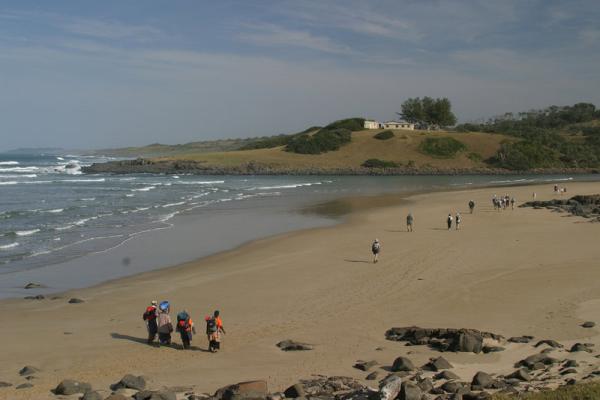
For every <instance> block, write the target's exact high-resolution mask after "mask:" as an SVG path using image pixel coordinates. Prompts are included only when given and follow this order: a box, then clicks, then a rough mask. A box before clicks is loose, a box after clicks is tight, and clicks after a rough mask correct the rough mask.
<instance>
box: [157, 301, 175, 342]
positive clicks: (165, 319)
mask: <svg viewBox="0 0 600 400" xmlns="http://www.w3.org/2000/svg"><path fill="white" fill-rule="evenodd" d="M170 311H171V305H170V304H169V302H168V301H163V302H161V303H160V304H159V305H158V341H159V343H160V344H162V345H163V346H169V345H170V344H171V332H173V324H172V323H171V316H170V315H169V312H170Z"/></svg>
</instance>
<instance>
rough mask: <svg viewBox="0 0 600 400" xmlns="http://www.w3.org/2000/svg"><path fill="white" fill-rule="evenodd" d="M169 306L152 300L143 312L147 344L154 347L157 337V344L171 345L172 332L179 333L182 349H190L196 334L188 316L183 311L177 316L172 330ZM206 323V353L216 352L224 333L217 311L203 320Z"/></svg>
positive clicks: (163, 302)
mask: <svg viewBox="0 0 600 400" xmlns="http://www.w3.org/2000/svg"><path fill="white" fill-rule="evenodd" d="M170 314H171V304H170V303H169V302H168V301H166V300H165V301H162V302H161V303H160V304H159V303H158V302H157V301H156V300H153V301H152V302H151V303H150V305H149V306H148V307H147V308H146V311H144V314H143V315H142V319H143V320H144V321H146V328H147V329H148V344H149V345H154V341H155V339H156V336H157V335H158V344H159V346H160V345H163V346H170V345H171V334H172V333H173V331H175V332H177V333H179V335H180V337H181V342H182V344H183V348H184V349H189V348H190V343H191V341H192V336H193V335H195V334H196V327H195V326H194V321H192V318H191V316H190V314H189V313H188V312H187V311H186V310H183V311H181V312H180V313H178V314H177V323H176V324H175V328H173V323H172V321H171V315H170ZM204 320H205V322H206V337H207V339H208V351H210V352H211V353H215V352H217V351H218V350H219V349H220V348H221V335H222V334H224V333H225V328H224V327H223V321H222V320H221V316H220V313H219V311H218V310H217V311H215V312H214V313H213V315H212V316H210V315H208V316H206V317H205V318H204Z"/></svg>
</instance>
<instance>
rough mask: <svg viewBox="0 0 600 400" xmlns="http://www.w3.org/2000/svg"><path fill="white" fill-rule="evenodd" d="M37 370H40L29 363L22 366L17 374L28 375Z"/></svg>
mask: <svg viewBox="0 0 600 400" xmlns="http://www.w3.org/2000/svg"><path fill="white" fill-rule="evenodd" d="M38 372H40V369H39V368H36V367H32V366H31V365H26V366H24V367H23V368H21V370H20V371H19V375H21V376H28V375H33V374H36V373H38Z"/></svg>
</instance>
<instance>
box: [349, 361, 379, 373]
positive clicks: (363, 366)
mask: <svg viewBox="0 0 600 400" xmlns="http://www.w3.org/2000/svg"><path fill="white" fill-rule="evenodd" d="M375 365H377V361H375V360H371V361H360V360H359V361H357V362H356V364H354V368H356V369H360V370H361V371H368V370H369V369H371V368H373V367H374V366H375Z"/></svg>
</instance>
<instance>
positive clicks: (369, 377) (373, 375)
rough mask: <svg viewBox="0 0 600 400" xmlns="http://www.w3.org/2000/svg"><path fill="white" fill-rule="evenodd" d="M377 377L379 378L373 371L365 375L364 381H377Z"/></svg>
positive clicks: (377, 373)
mask: <svg viewBox="0 0 600 400" xmlns="http://www.w3.org/2000/svg"><path fill="white" fill-rule="evenodd" d="M378 376H379V372H377V371H373V372H371V373H370V374H369V375H367V377H366V378H365V379H366V380H368V381H374V380H376V379H377V377H378Z"/></svg>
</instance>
